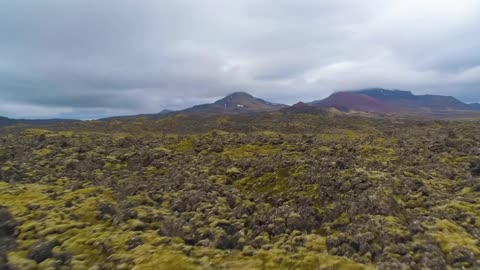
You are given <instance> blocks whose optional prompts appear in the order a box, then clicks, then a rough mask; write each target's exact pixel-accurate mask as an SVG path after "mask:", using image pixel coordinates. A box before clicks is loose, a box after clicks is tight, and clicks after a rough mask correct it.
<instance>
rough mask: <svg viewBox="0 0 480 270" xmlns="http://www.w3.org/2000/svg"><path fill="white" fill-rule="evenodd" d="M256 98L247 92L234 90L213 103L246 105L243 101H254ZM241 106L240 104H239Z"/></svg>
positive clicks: (228, 105)
mask: <svg viewBox="0 0 480 270" xmlns="http://www.w3.org/2000/svg"><path fill="white" fill-rule="evenodd" d="M257 100H260V99H257V98H255V97H254V96H252V95H250V94H249V93H247V92H234V93H232V94H229V95H227V96H225V97H224V98H222V99H219V100H217V101H215V103H214V104H218V105H224V106H225V105H226V106H227V107H230V106H236V105H246V104H245V103H249V102H255V101H257ZM240 107H241V106H240Z"/></svg>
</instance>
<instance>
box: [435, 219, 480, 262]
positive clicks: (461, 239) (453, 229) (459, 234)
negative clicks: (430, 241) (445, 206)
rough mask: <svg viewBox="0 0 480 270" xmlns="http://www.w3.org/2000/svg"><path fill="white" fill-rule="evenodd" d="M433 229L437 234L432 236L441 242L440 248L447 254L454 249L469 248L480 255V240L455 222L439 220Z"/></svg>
mask: <svg viewBox="0 0 480 270" xmlns="http://www.w3.org/2000/svg"><path fill="white" fill-rule="evenodd" d="M433 229H434V230H435V232H433V233H432V235H433V237H435V239H437V240H438V241H439V242H440V248H441V249H442V251H443V252H444V253H445V254H449V253H451V252H452V250H453V249H454V248H468V249H469V250H470V251H472V252H473V253H474V254H475V255H477V256H479V255H480V248H479V246H478V240H477V239H475V238H474V237H473V236H472V235H470V234H469V233H467V232H466V231H465V229H463V228H462V227H460V226H458V225H457V224H455V223H454V222H452V221H450V220H446V219H441V220H437V222H436V224H435V227H434V228H433Z"/></svg>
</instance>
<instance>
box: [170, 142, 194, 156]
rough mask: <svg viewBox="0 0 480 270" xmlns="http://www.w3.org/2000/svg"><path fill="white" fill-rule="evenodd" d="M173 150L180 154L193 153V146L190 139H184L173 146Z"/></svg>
mask: <svg viewBox="0 0 480 270" xmlns="http://www.w3.org/2000/svg"><path fill="white" fill-rule="evenodd" d="M174 149H175V150H176V151H178V152H181V153H189V152H193V150H194V149H195V144H194V143H193V141H192V140H190V139H184V140H182V141H181V142H179V143H178V144H176V145H175V146H174Z"/></svg>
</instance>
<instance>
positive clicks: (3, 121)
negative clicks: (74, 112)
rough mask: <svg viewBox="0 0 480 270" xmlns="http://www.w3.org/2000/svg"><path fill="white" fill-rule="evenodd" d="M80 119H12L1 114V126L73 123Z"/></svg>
mask: <svg viewBox="0 0 480 270" xmlns="http://www.w3.org/2000/svg"><path fill="white" fill-rule="evenodd" d="M78 121H80V120H74V119H11V118H7V117H2V116H0V127H5V126H13V125H18V124H24V125H51V124H60V123H73V122H78Z"/></svg>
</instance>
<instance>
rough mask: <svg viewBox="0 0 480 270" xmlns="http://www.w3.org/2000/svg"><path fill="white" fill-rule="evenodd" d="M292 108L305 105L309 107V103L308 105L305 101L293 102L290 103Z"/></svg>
mask: <svg viewBox="0 0 480 270" xmlns="http://www.w3.org/2000/svg"><path fill="white" fill-rule="evenodd" d="M292 107H293V108H307V107H311V106H310V105H308V104H307V103H304V102H301V101H300V102H297V103H295V104H293V105H292Z"/></svg>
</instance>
